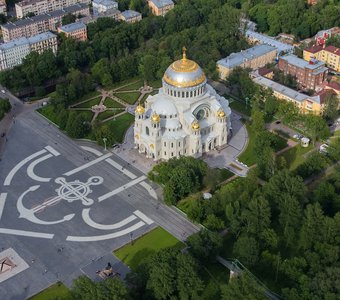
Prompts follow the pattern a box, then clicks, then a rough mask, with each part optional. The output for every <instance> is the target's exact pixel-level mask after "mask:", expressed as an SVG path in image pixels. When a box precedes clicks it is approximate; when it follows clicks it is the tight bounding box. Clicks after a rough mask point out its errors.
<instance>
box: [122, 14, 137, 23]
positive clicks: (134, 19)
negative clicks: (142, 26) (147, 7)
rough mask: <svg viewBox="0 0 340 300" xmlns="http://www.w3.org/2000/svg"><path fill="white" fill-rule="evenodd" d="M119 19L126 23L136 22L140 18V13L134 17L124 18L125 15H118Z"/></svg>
mask: <svg viewBox="0 0 340 300" xmlns="http://www.w3.org/2000/svg"><path fill="white" fill-rule="evenodd" d="M119 19H120V20H122V21H125V22H127V23H136V22H139V21H140V20H142V15H138V16H136V17H133V18H130V19H125V17H124V16H123V15H120V18H119Z"/></svg>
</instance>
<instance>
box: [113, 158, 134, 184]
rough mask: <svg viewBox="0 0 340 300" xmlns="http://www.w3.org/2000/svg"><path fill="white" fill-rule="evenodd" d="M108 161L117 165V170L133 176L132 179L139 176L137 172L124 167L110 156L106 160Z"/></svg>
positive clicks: (130, 176) (114, 165)
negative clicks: (134, 172)
mask: <svg viewBox="0 0 340 300" xmlns="http://www.w3.org/2000/svg"><path fill="white" fill-rule="evenodd" d="M106 162H108V163H109V164H110V165H111V166H113V167H115V168H116V169H117V170H119V171H121V172H123V173H124V174H125V175H126V176H127V177H129V178H131V179H135V178H136V177H137V176H136V175H135V174H133V173H132V172H130V171H129V170H127V169H125V168H123V166H121V165H120V164H119V163H117V162H115V161H114V160H113V159H111V158H108V159H107V160H106Z"/></svg>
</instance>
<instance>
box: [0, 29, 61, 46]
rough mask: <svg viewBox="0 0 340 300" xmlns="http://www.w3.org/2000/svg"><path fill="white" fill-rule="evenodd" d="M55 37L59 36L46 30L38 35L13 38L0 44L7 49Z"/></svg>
mask: <svg viewBox="0 0 340 300" xmlns="http://www.w3.org/2000/svg"><path fill="white" fill-rule="evenodd" d="M53 37H55V38H56V37H57V36H56V35H55V34H53V33H52V32H44V33H40V34H38V35H35V36H32V37H29V38H26V37H22V38H19V39H15V40H12V41H10V42H8V43H4V44H0V50H2V51H6V50H9V49H12V48H15V47H19V46H24V45H30V44H35V43H38V42H40V41H44V40H49V39H51V38H53Z"/></svg>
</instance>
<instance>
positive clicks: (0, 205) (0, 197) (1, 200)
mask: <svg viewBox="0 0 340 300" xmlns="http://www.w3.org/2000/svg"><path fill="white" fill-rule="evenodd" d="M6 197H7V193H1V194H0V220H1V216H2V212H3V211H4V207H5V201H6Z"/></svg>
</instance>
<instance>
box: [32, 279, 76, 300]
mask: <svg viewBox="0 0 340 300" xmlns="http://www.w3.org/2000/svg"><path fill="white" fill-rule="evenodd" d="M55 299H60V300H68V299H71V294H70V291H69V289H68V288H67V287H66V286H65V285H64V284H62V283H61V282H58V283H55V284H53V285H51V286H50V287H48V288H47V289H45V290H43V291H42V292H40V293H39V294H36V295H34V296H33V297H31V298H29V300H55Z"/></svg>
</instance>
